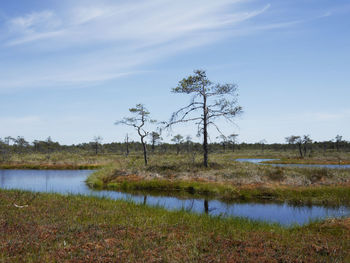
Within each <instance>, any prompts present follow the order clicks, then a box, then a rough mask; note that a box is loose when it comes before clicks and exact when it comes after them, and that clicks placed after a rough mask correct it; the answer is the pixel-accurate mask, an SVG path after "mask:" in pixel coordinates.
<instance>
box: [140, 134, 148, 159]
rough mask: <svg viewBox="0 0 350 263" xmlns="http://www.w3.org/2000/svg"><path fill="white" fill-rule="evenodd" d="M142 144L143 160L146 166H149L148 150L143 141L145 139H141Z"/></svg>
mask: <svg viewBox="0 0 350 263" xmlns="http://www.w3.org/2000/svg"><path fill="white" fill-rule="evenodd" d="M141 143H142V148H143V158H144V160H145V165H147V164H148V161H147V148H146V143H145V142H144V141H143V137H141Z"/></svg>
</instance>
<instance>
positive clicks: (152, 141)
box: [152, 140, 154, 153]
mask: <svg viewBox="0 0 350 263" xmlns="http://www.w3.org/2000/svg"><path fill="white" fill-rule="evenodd" d="M152 153H154V140H153V141H152Z"/></svg>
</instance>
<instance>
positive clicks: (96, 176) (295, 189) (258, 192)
mask: <svg viewBox="0 0 350 263" xmlns="http://www.w3.org/2000/svg"><path fill="white" fill-rule="evenodd" d="M214 158H215V159H214ZM212 159H213V161H212V162H211V163H210V166H209V167H208V168H205V167H204V166H203V165H202V164H201V163H200V161H199V160H197V158H193V159H191V158H190V156H186V155H181V156H180V155H166V156H164V155H163V156H162V158H158V156H152V157H151V158H150V160H149V164H148V166H144V165H143V162H142V159H141V158H140V157H137V156H133V157H129V158H119V159H118V160H116V161H115V162H114V163H112V164H110V165H108V166H106V167H104V168H103V169H100V170H98V171H96V172H95V173H93V174H92V175H91V176H90V177H89V178H88V180H87V183H88V185H90V186H91V187H93V188H99V189H110V190H121V191H153V192H158V193H160V192H163V194H172V195H188V194H190V195H199V196H205V197H208V198H217V199H224V200H231V201H232V200H259V199H264V200H266V199H268V200H274V201H288V202H293V203H310V204H316V203H317V204H350V187H349V185H350V171H349V170H346V169H320V168H312V169H304V168H281V167H272V166H269V165H256V164H251V163H239V162H235V161H234V160H233V159H232V155H229V154H227V155H223V154H220V155H219V154H217V155H213V158H212Z"/></svg>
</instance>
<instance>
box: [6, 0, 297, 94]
mask: <svg viewBox="0 0 350 263" xmlns="http://www.w3.org/2000/svg"><path fill="white" fill-rule="evenodd" d="M245 2H246V1H243V0H217V1H212V0H201V1H199V0H193V1H185V0H178V1H172V0H150V1H132V2H129V1H125V2H118V3H117V2H115V1H113V2H112V1H100V2H98V3H97V2H94V3H91V2H89V1H84V2H76V3H77V4H76V5H75V6H72V5H73V4H72V2H71V1H69V5H67V6H62V8H61V9H57V10H44V11H38V12H33V13H29V14H24V15H23V16H20V17H15V18H12V19H10V20H9V21H8V23H7V30H6V33H5V34H4V35H5V38H4V36H3V38H4V41H3V42H4V45H5V46H3V47H0V51H1V49H5V50H6V49H9V50H12V51H13V50H16V49H18V48H21V49H23V47H25V50H27V52H28V53H29V54H30V53H31V52H32V53H35V54H37V56H36V57H34V58H32V59H31V61H29V60H27V59H23V61H21V62H20V63H17V64H11V63H7V64H6V70H5V71H3V72H0V90H1V89H9V88H18V87H26V86H31V87H33V86H36V87H40V86H45V87H48V86H59V85H70V84H74V85H75V84H77V83H81V84H84V83H91V82H96V81H104V80H110V79H113V78H117V77H120V76H124V75H125V74H131V73H132V72H135V71H137V70H138V67H139V66H141V65H144V64H146V63H149V62H152V61H156V60H157V59H160V58H164V57H167V56H169V55H173V54H175V53H177V52H180V51H183V50H188V49H191V48H193V47H198V46H202V45H206V44H210V43H212V42H214V41H220V40H221V39H224V38H226V37H229V36H232V35H235V34H236V35H239V34H241V32H244V31H245V30H246V31H247V32H252V31H254V32H255V31H258V30H268V29H272V28H273V25H269V26H266V27H265V28H264V27H263V25H261V28H258V27H256V28H254V29H253V30H252V28H249V27H245V26H244V22H245V21H248V20H251V19H253V18H254V17H256V16H258V15H261V14H263V13H264V12H266V11H267V10H268V9H269V8H270V5H266V6H261V7H260V8H256V9H251V8H250V9H249V10H247V9H246V10H244V9H242V8H243V7H244V6H243V4H244V3H245ZM67 3H68V2H67ZM281 26H290V25H289V24H288V25H281V24H279V25H277V27H281ZM235 29H236V30H237V29H239V32H240V33H239V34H238V33H237V31H236V32H235V31H234V30H235ZM0 66H1V62H0ZM11 76H21V77H20V81H19V80H18V77H16V78H14V77H11Z"/></svg>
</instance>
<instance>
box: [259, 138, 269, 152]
mask: <svg viewBox="0 0 350 263" xmlns="http://www.w3.org/2000/svg"><path fill="white" fill-rule="evenodd" d="M266 143H267V141H266V140H265V139H262V140H261V141H259V144H260V145H261V152H264V150H265V144H266Z"/></svg>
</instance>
